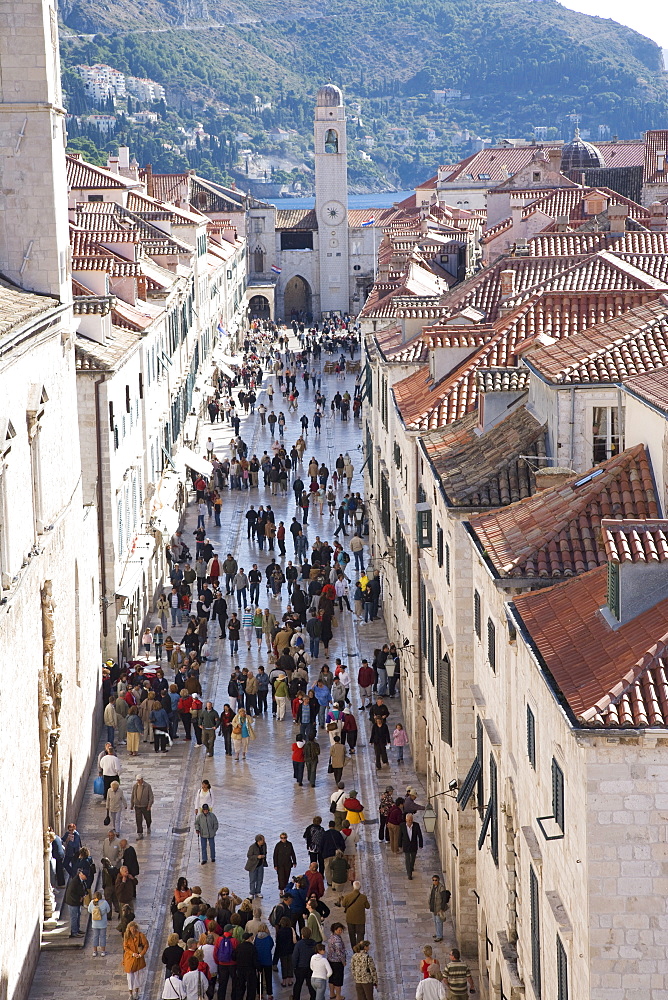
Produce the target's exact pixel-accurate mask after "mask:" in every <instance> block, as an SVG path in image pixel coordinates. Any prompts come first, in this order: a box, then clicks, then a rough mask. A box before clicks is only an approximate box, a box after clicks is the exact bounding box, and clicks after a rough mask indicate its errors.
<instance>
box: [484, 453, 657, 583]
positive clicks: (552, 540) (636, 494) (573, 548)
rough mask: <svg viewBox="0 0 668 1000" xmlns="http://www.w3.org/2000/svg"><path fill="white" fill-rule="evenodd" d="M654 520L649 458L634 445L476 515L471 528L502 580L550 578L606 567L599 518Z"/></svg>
mask: <svg viewBox="0 0 668 1000" xmlns="http://www.w3.org/2000/svg"><path fill="white" fill-rule="evenodd" d="M592 473H593V474H592ZM658 516H659V509H658V505H657V502H656V498H655V494H654V481H653V478H652V472H651V468H650V462H649V457H648V455H647V452H646V451H645V447H644V445H641V444H639V445H636V446H635V447H634V448H629V449H628V450H627V451H625V452H622V454H621V455H615V457H614V458H611V459H608V461H607V462H603V463H602V464H601V465H599V466H596V467H595V468H594V469H593V470H590V471H589V472H588V473H583V474H582V475H579V476H574V477H573V479H571V480H569V481H568V482H566V483H563V484H562V485H560V486H556V487H551V488H548V489H545V490H542V491H541V492H540V493H537V494H536V495H535V496H533V497H531V498H529V499H527V500H521V501H520V502H519V503H517V504H512V505H511V506H510V507H506V508H504V509H503V510H500V511H493V512H492V513H490V514H480V515H476V516H474V517H472V518H471V521H470V524H471V529H472V530H473V532H474V533H475V535H476V537H477V539H478V542H479V544H480V546H481V548H482V549H484V550H485V553H486V556H487V558H488V559H489V560H490V561H491V563H492V564H493V566H494V568H495V569H496V571H497V572H498V573H499V575H500V576H501V577H506V578H514V577H518V578H519V577H525V578H526V577H528V578H535V579H550V578H553V579H554V578H557V577H563V576H577V575H578V574H579V573H585V572H587V570H590V569H594V568H595V567H596V566H600V565H603V564H604V563H607V556H606V552H605V545H604V543H603V536H602V533H601V522H602V520H603V518H609V517H612V518H635V519H638V518H641V519H642V518H656V517H658Z"/></svg>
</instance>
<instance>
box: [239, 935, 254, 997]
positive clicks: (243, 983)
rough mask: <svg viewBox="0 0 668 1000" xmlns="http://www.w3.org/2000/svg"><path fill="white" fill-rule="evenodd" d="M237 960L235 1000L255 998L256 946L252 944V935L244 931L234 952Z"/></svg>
mask: <svg viewBox="0 0 668 1000" xmlns="http://www.w3.org/2000/svg"><path fill="white" fill-rule="evenodd" d="M235 958H236V960H237V981H236V1000H244V997H245V998H246V1000H255V998H256V994H257V970H258V965H259V963H258V958H257V948H256V947H255V945H254V944H253V935H252V934H250V933H249V932H248V931H246V932H245V933H244V936H243V937H242V939H241V943H240V944H239V945H238V947H237V950H236V952H235Z"/></svg>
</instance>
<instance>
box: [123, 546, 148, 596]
mask: <svg viewBox="0 0 668 1000" xmlns="http://www.w3.org/2000/svg"><path fill="white" fill-rule="evenodd" d="M143 582H144V566H143V565H142V563H141V562H140V561H139V558H138V557H137V556H131V557H130V559H128V561H127V562H126V564H125V566H124V568H123V574H122V576H121V580H120V583H118V584H117V585H116V593H117V594H118V596H119V597H127V598H132V597H134V595H135V593H136V591H137V589H138V588H140V587H143Z"/></svg>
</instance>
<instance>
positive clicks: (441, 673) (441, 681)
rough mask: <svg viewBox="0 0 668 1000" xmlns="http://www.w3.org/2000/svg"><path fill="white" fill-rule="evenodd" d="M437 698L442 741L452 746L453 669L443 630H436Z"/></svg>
mask: <svg viewBox="0 0 668 1000" xmlns="http://www.w3.org/2000/svg"><path fill="white" fill-rule="evenodd" d="M436 670H437V675H436V679H437V684H436V698H437V700H438V707H439V709H440V714H441V739H442V740H443V742H444V743H449V744H450V746H452V667H451V663H450V657H449V656H448V654H447V653H444V652H443V641H442V639H441V630H440V629H438V628H437V629H436Z"/></svg>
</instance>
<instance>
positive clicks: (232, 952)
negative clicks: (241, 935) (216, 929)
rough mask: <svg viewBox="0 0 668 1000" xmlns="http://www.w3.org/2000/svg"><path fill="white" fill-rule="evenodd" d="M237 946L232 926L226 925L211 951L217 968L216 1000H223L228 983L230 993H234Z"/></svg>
mask: <svg viewBox="0 0 668 1000" xmlns="http://www.w3.org/2000/svg"><path fill="white" fill-rule="evenodd" d="M237 945H238V942H237V939H236V938H235V937H234V935H233V933H232V924H227V925H226V927H225V929H224V930H223V933H222V935H221V937H219V938H218V940H217V942H216V945H215V947H214V950H213V957H214V961H215V962H216V965H217V966H218V1000H225V995H226V993H227V984H228V983H229V982H230V981H231V982H232V985H231V987H230V989H231V992H232V993H234V992H235V985H236V968H237V960H236V951H237Z"/></svg>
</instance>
